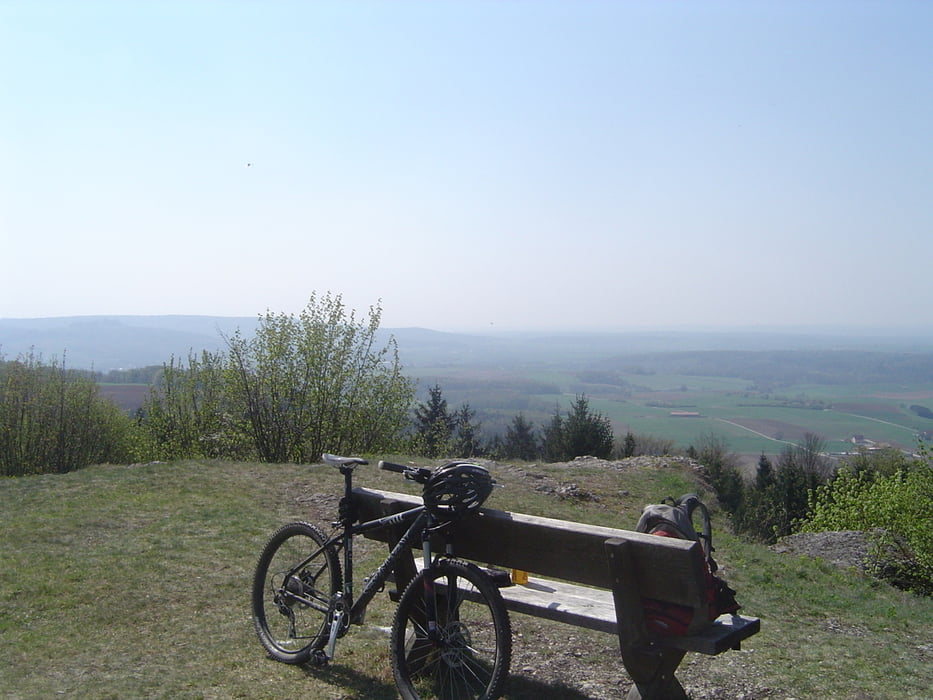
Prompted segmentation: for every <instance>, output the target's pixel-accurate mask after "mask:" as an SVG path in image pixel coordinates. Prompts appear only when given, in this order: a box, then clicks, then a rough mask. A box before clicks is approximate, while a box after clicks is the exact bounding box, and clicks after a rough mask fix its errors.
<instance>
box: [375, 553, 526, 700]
mask: <svg viewBox="0 0 933 700" xmlns="http://www.w3.org/2000/svg"><path fill="white" fill-rule="evenodd" d="M431 586H433V590H434V595H433V596H432V595H430V594H429V593H428V591H429V590H430V587H431ZM428 601H433V602H432V603H431V604H432V605H433V611H434V614H433V615H432V617H434V619H435V620H436V621H437V632H436V634H434V635H433V636H432V635H430V634H429V632H428V629H427V627H428V625H427V619H428V615H427V606H428V604H429V603H428ZM391 636H392V639H391V660H392V672H393V674H394V675H395V682H396V685H397V686H398V689H399V692H400V693H401V695H402V697H403V698H405V700H419V699H420V698H442V699H443V700H467V699H473V698H482V699H484V700H492V699H493V698H498V697H499V696H500V695H501V693H502V688H503V685H504V683H505V680H506V678H507V676H508V673H509V664H510V663H511V657H512V630H511V624H510V622H509V615H508V612H507V611H506V609H505V604H504V603H503V602H502V595H501V594H500V593H499V589H498V588H497V587H496V585H495V583H493V581H492V579H490V578H489V576H488V575H487V574H486V573H485V572H484V571H482V570H481V569H480V568H479V567H477V566H476V565H475V564H470V563H467V562H463V561H458V560H454V559H442V560H440V561H439V562H438V563H437V564H436V565H435V566H433V567H431V568H430V569H427V570H425V571H422V572H421V573H420V574H418V575H417V576H416V577H415V579H414V580H413V581H412V582H411V583H410V584H409V586H408V587H407V588H406V589H405V592H404V593H403V594H402V598H401V600H400V601H399V605H398V609H397V610H396V613H395V619H394V621H393V622H392V635H391Z"/></svg>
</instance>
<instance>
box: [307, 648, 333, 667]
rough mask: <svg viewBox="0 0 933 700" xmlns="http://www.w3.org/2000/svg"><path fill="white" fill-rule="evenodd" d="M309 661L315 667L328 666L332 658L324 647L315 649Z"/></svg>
mask: <svg viewBox="0 0 933 700" xmlns="http://www.w3.org/2000/svg"><path fill="white" fill-rule="evenodd" d="M308 661H309V662H310V664H311V665H312V666H314V667H322V666H326V665H327V664H328V663H329V662H330V659H328V658H327V654H326V652H325V651H324V650H323V649H315V650H314V651H312V652H311V657H310V658H309V659H308Z"/></svg>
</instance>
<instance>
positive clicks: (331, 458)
mask: <svg viewBox="0 0 933 700" xmlns="http://www.w3.org/2000/svg"><path fill="white" fill-rule="evenodd" d="M321 459H323V460H324V463H325V464H329V465H330V466H332V467H352V466H355V465H357V464H369V462H368V461H367V460H365V459H363V458H361V457H338V456H337V455H331V454H327V453H326V452H325V453H324V454H322V455H321Z"/></svg>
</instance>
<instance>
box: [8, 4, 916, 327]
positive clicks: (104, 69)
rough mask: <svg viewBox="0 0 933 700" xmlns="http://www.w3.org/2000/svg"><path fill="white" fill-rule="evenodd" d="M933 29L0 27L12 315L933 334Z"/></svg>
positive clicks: (670, 15)
mask: <svg viewBox="0 0 933 700" xmlns="http://www.w3.org/2000/svg"><path fill="white" fill-rule="evenodd" d="M931 34H933V3H930V2H926V1H925V0H917V1H915V2H906V1H898V0H884V1H877V2H867V1H864V0H845V1H841V2H834V1H830V0H827V1H820V0H807V1H805V2H795V1H794V0H782V1H780V2H777V1H776V0H775V1H773V2H758V1H755V0H741V1H738V0H736V1H733V2H717V1H705V2H687V1H683V2H666V1H663V0H652V1H650V2H649V1H647V0H646V1H638V0H632V1H629V2H625V1H622V0H619V1H618V2H607V1H602V2H601V1H598V0H592V1H591V0H562V1H556V2H546V1H542V2H533V1H532V0H498V1H495V2H493V1H488V0H470V1H466V0H463V1H461V2H454V1H452V0H437V1H435V2H428V1H427V0H425V1H419V2H390V1H389V0H379V1H374V2H353V1H351V2H312V1H310V0H309V1H306V2H283V1H276V0H269V1H266V2H234V1H231V2H213V1H207V0H185V1H184V2H169V1H159V2H156V1H154V0H153V1H149V2H142V1H140V2H125V1H123V0H121V1H119V2H98V1H94V0H88V1H83V2H80V3H79V2H72V1H71V0H68V1H67V2H53V1H51V0H48V1H46V0H28V1H26V0H0V318H36V317H54V316H72V315H100V314H105V315H110V314H113V315H116V314H130V315H163V314H195V315H217V316H256V315H257V314H261V313H263V312H265V311H267V310H269V311H272V312H275V313H298V312H300V311H301V310H302V309H303V308H304V307H305V305H306V304H307V303H308V301H309V299H310V297H311V295H312V294H314V293H316V294H318V295H323V294H326V293H331V294H339V295H341V296H342V298H343V301H344V302H345V304H346V305H347V306H348V307H349V308H352V309H357V310H358V311H360V312H361V313H364V314H365V313H366V311H367V310H368V309H369V308H370V307H371V306H373V305H380V306H381V308H382V325H383V326H384V327H389V328H398V327H410V326H418V327H425V328H432V329H436V330H450V331H468V330H470V331H477V330H502V331H506V330H629V329H641V328H739V327H741V328H756V327H769V328H774V327H790V326H793V327H812V328H829V327H857V328H883V329H895V330H896V329H902V328H903V329H922V330H931V329H933V303H931V302H933V274H931V273H933V269H931V268H933V128H931V127H933V79H931V78H933V75H931V73H933V42H931V41H930V36H931Z"/></svg>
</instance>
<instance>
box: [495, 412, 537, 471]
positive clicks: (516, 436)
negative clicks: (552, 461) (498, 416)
mask: <svg viewBox="0 0 933 700" xmlns="http://www.w3.org/2000/svg"><path fill="white" fill-rule="evenodd" d="M502 450H503V452H504V455H503V456H505V457H512V458H515V459H523V460H526V461H531V460H533V459H535V458H536V457H537V455H538V440H537V438H536V437H535V430H534V424H533V423H532V422H531V421H529V420H527V419H526V418H525V416H524V414H522V413H519V414H518V415H517V416H515V417H514V418H512V422H511V423H510V424H509V426H508V427H507V428H506V430H505V443H504V444H503V447H502Z"/></svg>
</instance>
